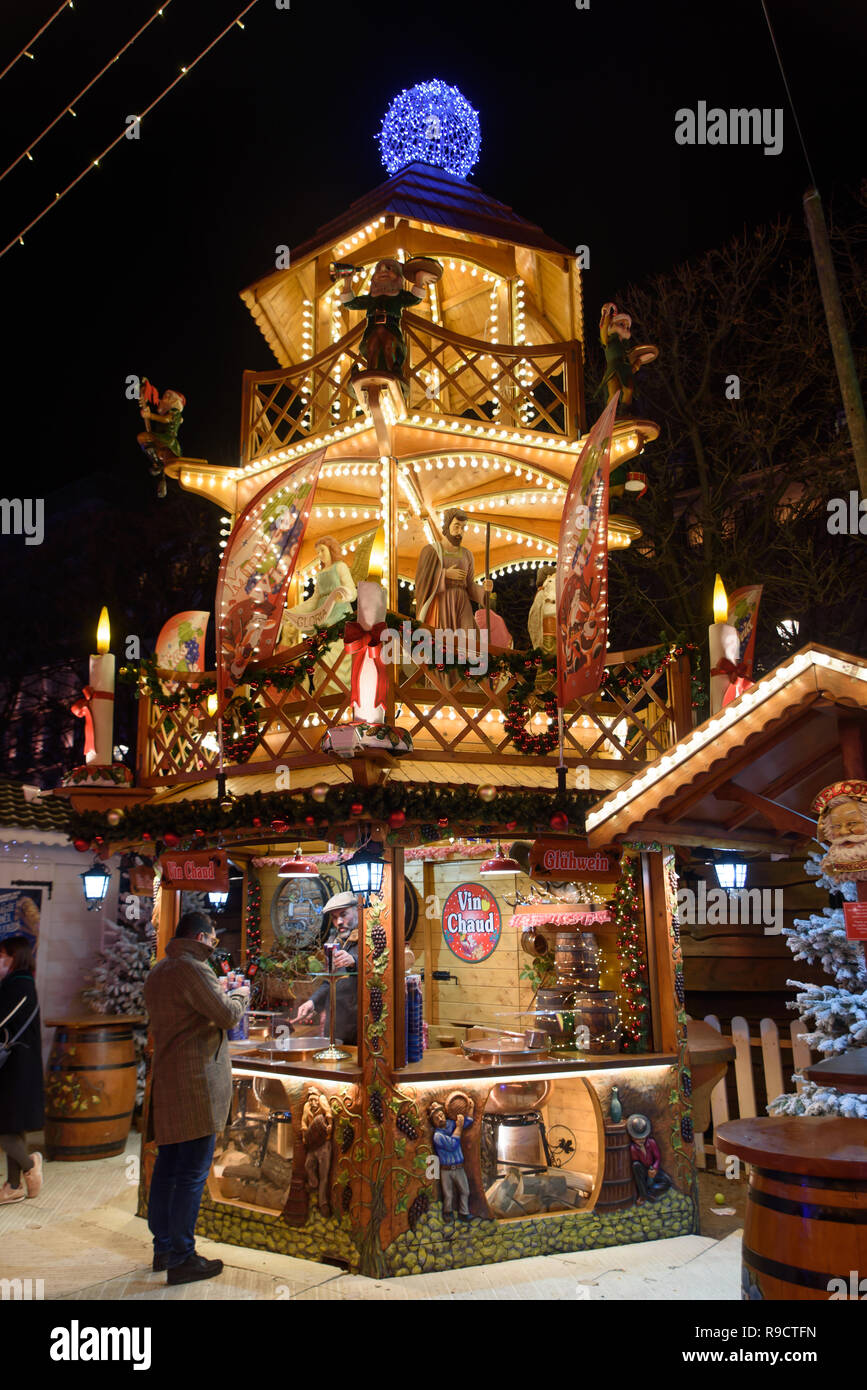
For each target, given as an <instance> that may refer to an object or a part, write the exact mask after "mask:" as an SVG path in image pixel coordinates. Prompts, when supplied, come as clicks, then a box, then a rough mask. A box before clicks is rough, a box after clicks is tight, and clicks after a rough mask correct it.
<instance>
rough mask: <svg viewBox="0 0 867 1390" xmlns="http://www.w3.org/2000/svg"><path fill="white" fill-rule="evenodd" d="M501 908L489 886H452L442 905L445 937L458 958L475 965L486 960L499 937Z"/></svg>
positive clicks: (494, 948)
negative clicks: (443, 905)
mask: <svg viewBox="0 0 867 1390" xmlns="http://www.w3.org/2000/svg"><path fill="white" fill-rule="evenodd" d="M500 928H501V923H500V909H499V908H498V906H497V901H496V898H495V897H494V895H493V893H492V892H491V890H490V889H489V888H482V887H481V885H480V884H478V883H461V884H459V885H458V887H457V888H453V889H452V891H451V892H450V893H449V895H448V897H447V898H446V903H445V907H444V908H443V936H444V937H445V942H446V945H447V946H448V948H449V950H450V951H451V952H452V954H453V955H456V956H457V957H458V959H459V960H466V961H470V962H472V963H473V964H475V963H476V962H477V961H480V960H487V958H488V956H489V955H491V954H492V952H493V951H494V950H496V946H497V942H498V941H499V939H500Z"/></svg>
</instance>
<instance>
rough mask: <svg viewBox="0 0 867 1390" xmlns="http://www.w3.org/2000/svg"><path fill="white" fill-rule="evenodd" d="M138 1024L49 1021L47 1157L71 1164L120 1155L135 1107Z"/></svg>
mask: <svg viewBox="0 0 867 1390" xmlns="http://www.w3.org/2000/svg"><path fill="white" fill-rule="evenodd" d="M141 1021H143V1020H136V1019H130V1018H123V1017H121V1016H118V1015H116V1014H113V1015H111V1016H110V1017H108V1016H106V1017H100V1016H99V1015H93V1016H92V1017H91V1018H88V1019H57V1020H52V1023H53V1025H54V1027H55V1034H54V1044H53V1046H52V1048H51V1053H50V1055H49V1058H48V1071H47V1074H46V1078H45V1146H46V1150H47V1153H48V1157H49V1158H50V1159H53V1160H54V1161H55V1162H57V1161H60V1162H67V1163H75V1162H79V1161H81V1160H82V1159H88V1158H110V1157H111V1155H112V1154H119V1153H123V1150H124V1146H125V1144H126V1139H127V1135H128V1134H129V1127H130V1122H131V1120H132V1114H133V1109H134V1107H135V1089H136V1058H135V1041H134V1038H133V1024H134V1023H135V1022H141ZM49 1026H51V1024H49Z"/></svg>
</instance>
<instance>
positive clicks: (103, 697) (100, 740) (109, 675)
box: [85, 608, 114, 766]
mask: <svg viewBox="0 0 867 1390" xmlns="http://www.w3.org/2000/svg"><path fill="white" fill-rule="evenodd" d="M110 644H111V628H110V626H109V621H108V609H107V608H103V610H102V612H101V613H100V615H99V623H98V624H97V628H96V655H95V656H91V658H90V680H89V682H88V685H89V689H90V711H91V716H92V719H93V746H92V747H87V748H86V751H85V760H86V762H88V763H97V764H99V765H100V766H107V765H108V764H110V763H111V761H112V756H113V753H114V657H113V656H112V654H111V652H110V651H109V646H110ZM88 742H89V740H88Z"/></svg>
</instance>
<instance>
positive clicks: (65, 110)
mask: <svg viewBox="0 0 867 1390" xmlns="http://www.w3.org/2000/svg"><path fill="white" fill-rule="evenodd" d="M171 3H172V0H162V4H161V5H160V7H159V9H156V10H154V12H153V14H152V15H151V17H150V19H147V20H145V22H144V24H143V25H142V26H141V28H140V29H137V30H136V32H135V33H134V34H133V36H132V38H131V39H127V41H126V43H125V44H124V46H123V48H119V49H118V51H117V53H115V54H114V56H113V57H112V58H110V59H109V60H108V62H107V63H106V64H105V66H104V67H102V68H100V70H99V72H98V73H97V74H96V76H95V77H92V78H91V79H90V81H89V82H88V83H87V84H86V86H84V87H82V88H81V91H79V92H76V94H75V96H74V97H72V98H71V100H70V101H67V102H65V103H64V104H63V106H61V108H60V110H59V111H58V113H57V115H56V116H55V117H54V120H53V121H50V122H49V123H48V125H47V126H46V127H45V129H44V130H42V131H40V133H39V134H38V135H37V136H36V139H35V140H31V141H30V143H29V144H28V145H27V147H26V149H24V150H22V151H21V153H20V154H19V155H18V157H17V159H13V161H12V163H11V164H10V165H8V166H7V168H5V169H4V170H3V172H2V174H0V183H2V182H3V180H4V179H5V177H6V175H7V174H11V172H12V170H13V169H15V168H16V167H17V166H18V165H19V164H20V163H21V161H22V160H23V159H27V160H29V161H30V163H31V164H32V163H33V151H34V150H35V149H36V147H37V145H39V144H40V143H41V142H42V141H43V140H44V139H45V137H46V135H48V134H49V132H50V131H52V130H53V129H54V127H55V126H56V125H57V124H58V123H59V122H60V121H62V120H63V118H64V116H77V115H78V112H77V111H76V109H75V108H76V107H77V106H78V104H79V103H80V101H81V99H82V97H84V96H86V95H87V93H88V92H89V91H90V90H91V89H92V88H93V87H95V86H96V84H97V82H98V81H99V79H100V78H101V77H104V76H105V74H106V73H107V72H108V70H109V68H111V67H114V65H115V63H116V62H117V61H118V59H120V58H122V57H123V55H124V53H126V52H127V50H128V49H130V48H132V46H133V44H134V43H135V41H136V39H139V38H141V36H142V34H143V33H144V32H145V30H147V29H149V28H150V26H151V25H152V24H153V23H154V22H155V20H157V19H161V18H162V17H163V15H164V13H165V11H166V10H167V9H168V7H169V5H170V4H171ZM65 8H66V6H61V9H65ZM70 8H71V6H70ZM58 13H59V11H58Z"/></svg>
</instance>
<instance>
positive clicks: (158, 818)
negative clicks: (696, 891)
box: [68, 782, 598, 853]
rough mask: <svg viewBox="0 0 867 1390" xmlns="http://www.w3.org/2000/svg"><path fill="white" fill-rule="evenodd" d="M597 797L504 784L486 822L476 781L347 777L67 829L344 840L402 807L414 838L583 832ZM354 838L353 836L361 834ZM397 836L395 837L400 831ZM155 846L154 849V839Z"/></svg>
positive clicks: (103, 839)
mask: <svg viewBox="0 0 867 1390" xmlns="http://www.w3.org/2000/svg"><path fill="white" fill-rule="evenodd" d="M597 797H598V792H595V791H581V792H578V791H575V792H567V793H565V794H560V793H557V792H551V791H538V790H533V791H531V790H529V789H527V788H523V789H522V788H519V787H516V788H503V789H500V790H498V794H497V797H496V802H495V805H496V812H495V813H494V812H493V808H492V807H491V808H490V809H488V810H487V812H485V811H484V810H482V814H486V815H487V816H488V817H489V820H488V821H487V822H486V823H485V824H480V822H479V814H480V810H481V809H482V807H483V806H484V802H483V801H482V800H481V799H480V797H479V793H478V788H477V787H474V786H473V787H470V786H460V787H444V786H436V785H432V784H431V783H424V784H413V783H386V784H385V785H384V786H377V787H357V786H355V785H354V784H352V783H348V782H347V783H342V784H341V785H339V786H333V787H329V788H328V791H327V793H326V796H325V798H324V800H318V799H317V798H316V797H314V796H313V795H312V793H311V792H309V791H304V792H298V793H289V792H253V793H251V794H249V795H247V796H239V797H236V798H235V799H234V800H232V801H231V802H226V803H224V805H225V808H226V809H223V807H222V806H221V805H220V803H219V802H218V801H217V800H216V799H214V800H210V801H177V802H172V803H171V804H169V805H166V804H163V803H161V802H160V801H159V800H157V801H156V802H149V803H141V802H140V803H137V804H135V805H129V806H127V807H126V808H125V810H124V812H123V815H122V817H121V819H120V821H119V822H118V823H117V824H115V825H112V824H111V822H110V821H109V820H108V818H107V815H106V813H104V812H99V811H81V812H78V813H75V812H73V813H72V815H71V817H70V825H69V831H68V833H69V836H70V838H71V839H73V840H74V842H75V845H76V848H78V847H79V846H82V853H84V852H86V851H87V850H89V848H90V847H91V845H93V844H96V845H97V847H98V848H99V849H100V850H102V849H104V848H105V846H106V845H108V844H111V843H112V842H114V843H116V844H138V843H141V842H154V843H155V846H156V849H157V852H159V842H160V841H162V842H164V843H165V842H167V841H168V840H169V839H170V840H171V843H172V844H175V843H177V844H180V846H181V848H190V847H191V846H195V847H198V848H202V849H204V848H205V847H206V846H207V845H208V844H209V843H210V842H211V841H213V842H216V841H217V840H218V839H219V838H220V836H224V837H225V836H226V835H227V833H231V831H233V830H235V831H237V832H239V834H238V838H239V839H240V838H244V839H246V840H250V839H254V838H256V839H259V840H261V841H268V840H273V839H274V838H275V837H279V838H281V839H282V838H286V839H295V838H296V837H301V838H306V839H308V840H314V839H324V840H327V841H329V842H330V843H332V844H337V845H339V846H341V845H343V844H345V843H347V841H346V837H345V835H344V830H345V829H346V828H347V827H349V826H352V825H353V824H355V823H360V822H369V821H372V822H374V823H376V824H382V823H388V822H389V817H391V816H394V815H395V813H401V814H402V816H403V821H402V822H401V824H402V825H405V826H406V832H405V838H408V839H411V838H412V828H413V827H417V833H418V834H419V835H420V838H421V839H422V841H423V842H432V841H437V840H442V839H443V838H444V834H443V832H444V831H447V830H449V829H451V832H452V833H454V834H457V833H458V831H460V833H463V834H470V835H475V836H482V837H484V836H493V835H495V834H496V833H497V832H501V831H503V830H505V831H506V832H508V833H510V834H511V833H513V832H517V833H518V834H519V835H521V834H531V835H536V834H539V833H543V832H544V831H547V830H552V829H553V830H556V831H557V832H558V833H567V832H568V831H570V830H571V831H573V832H574V833H575V834H583V833H584V817H585V813H586V811H587V809H588V807H590V806H591V805H593V803H594V801H595V800H596V798H597ZM397 818H398V819H400V816H398V817H397ZM351 838H352V840H353V841H354V839H355V836H354V835H353V836H352V837H351ZM389 838H390V839H391V838H392V837H391V836H390V837H389ZM393 838H394V840H395V842H396V840H397V836H394V837H393ZM184 842H186V843H184ZM148 852H149V853H150V852H151V850H150V845H149V849H148Z"/></svg>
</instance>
